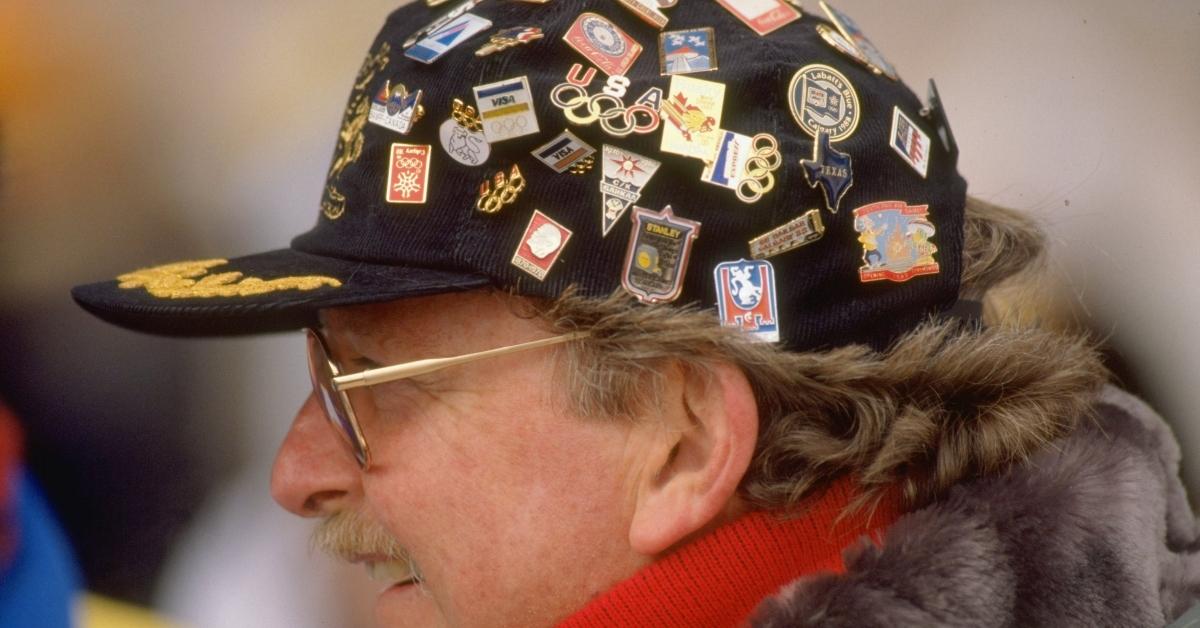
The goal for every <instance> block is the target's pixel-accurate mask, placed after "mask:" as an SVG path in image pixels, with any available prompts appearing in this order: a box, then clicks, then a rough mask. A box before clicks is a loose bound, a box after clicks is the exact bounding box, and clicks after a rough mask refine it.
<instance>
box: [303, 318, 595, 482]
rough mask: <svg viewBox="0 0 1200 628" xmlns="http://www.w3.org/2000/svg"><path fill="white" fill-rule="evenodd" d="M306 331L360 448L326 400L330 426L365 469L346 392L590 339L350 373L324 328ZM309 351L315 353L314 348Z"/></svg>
mask: <svg viewBox="0 0 1200 628" xmlns="http://www.w3.org/2000/svg"><path fill="white" fill-rule="evenodd" d="M305 331H306V333H307V334H308V336H309V338H310V339H313V340H315V341H316V343H317V344H318V346H319V347H320V349H321V352H322V353H323V354H324V356H325V362H326V369H327V372H328V373H329V377H328V379H329V384H330V388H331V389H332V390H333V392H334V393H335V394H337V396H338V400H339V401H340V402H341V404H342V409H343V410H345V412H346V419H347V420H348V422H349V423H350V428H351V429H352V430H353V431H354V434H353V436H354V440H355V441H356V442H357V449H355V447H354V445H355V444H356V443H355V442H350V440H349V439H350V434H348V433H346V430H344V429H342V427H341V421H339V420H338V419H337V418H335V417H333V416H330V415H329V410H327V409H326V408H325V404H324V402H322V404H321V411H322V412H323V413H325V419H326V420H327V421H329V423H330V425H331V426H332V427H334V428H335V429H336V430H337V432H338V433H339V434H341V435H342V438H344V439H346V440H347V443H346V444H348V445H350V446H351V453H353V454H354V458H355V461H357V462H358V466H359V467H360V468H361V469H362V470H363V471H366V470H367V469H368V468H369V467H370V466H371V449H370V447H369V446H368V445H367V438H366V436H365V435H363V431H362V427H361V426H360V425H359V423H358V415H357V414H355V412H354V406H353V404H351V403H350V396H349V395H347V394H346V391H348V390H352V389H355V388H364V387H367V386H374V385H376V384H383V383H386V382H394V381H397V380H401V379H407V378H409V377H416V376H418V375H425V374H427V373H433V372H435V371H440V370H442V369H445V368H449V367H451V366H458V365H460V364H467V363H470V362H475V361H477V360H483V359H486V358H494V357H499V356H502V355H509V354H512V353H520V352H522V351H529V350H531V349H539V348H541V347H549V346H552V345H557V344H562V343H565V342H570V341H572V340H578V339H580V338H586V337H587V336H588V335H589V334H588V332H586V331H575V332H571V333H567V334H562V335H559V336H551V337H549V338H540V339H538V340H531V341H529V342H522V343H518V344H515V345H509V346H506V347H498V348H496V349H487V350H485V351H475V352H473V353H464V354H462V355H456V356H450V357H445V358H425V359H423V360H413V361H412V362H403V363H401V364H393V365H390V366H381V367H378V368H373V369H366V370H363V371H358V372H357V373H348V374H345V375H342V374H341V369H340V368H338V365H337V363H335V362H334V361H333V357H332V354H331V353H330V351H329V345H327V344H326V343H325V339H324V338H323V337H322V336H321V333H320V331H318V330H317V329H315V328H312V327H309V328H308V329H306V330H305ZM309 351H310V353H311V349H310V350H309ZM312 360H313V356H311V355H310V356H309V363H310V364H311V363H312ZM314 384H316V382H314ZM313 392H314V393H316V394H318V395H321V394H322V393H321V391H317V390H314V391H313ZM360 451H361V452H362V455H361V456H360V455H359V454H358V452H360Z"/></svg>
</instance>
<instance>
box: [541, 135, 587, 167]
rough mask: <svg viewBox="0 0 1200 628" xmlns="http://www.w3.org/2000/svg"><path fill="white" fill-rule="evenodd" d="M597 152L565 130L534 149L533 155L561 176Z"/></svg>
mask: <svg viewBox="0 0 1200 628" xmlns="http://www.w3.org/2000/svg"><path fill="white" fill-rule="evenodd" d="M595 152H596V149H594V148H592V147H591V146H589V145H588V143H587V142H585V141H583V140H581V139H579V138H578V137H576V136H575V134H574V133H572V132H570V131H567V130H563V132H562V133H559V134H558V135H556V136H555V137H554V139H552V140H550V141H549V142H546V143H545V144H542V145H541V146H538V147H537V148H535V149H533V151H532V154H533V156H534V157H537V158H538V161H540V162H542V163H544V164H546V165H547V166H550V169H551V170H554V171H555V172H557V173H560V174H561V173H563V172H566V171H567V170H569V169H571V167H572V166H574V165H576V164H577V163H578V162H580V161H582V160H584V159H586V158H588V157H589V156H591V155H592V154H593V153H595Z"/></svg>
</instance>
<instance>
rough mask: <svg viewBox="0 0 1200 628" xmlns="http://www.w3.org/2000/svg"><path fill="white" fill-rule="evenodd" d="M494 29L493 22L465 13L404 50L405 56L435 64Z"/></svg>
mask: <svg viewBox="0 0 1200 628" xmlns="http://www.w3.org/2000/svg"><path fill="white" fill-rule="evenodd" d="M491 27H492V21H491V20H489V19H487V18H482V17H479V16H478V15H475V14H474V13H463V14H462V15H460V16H458V17H456V18H454V19H452V20H450V21H449V22H447V23H446V24H445V25H443V26H442V27H440V28H438V29H437V30H434V31H430V32H429V34H427V35H425V37H424V38H422V39H420V40H418V41H417V42H416V43H415V44H413V45H412V46H411V47H408V48H406V49H405V50H404V56H406V57H408V58H409V59H415V60H417V61H420V62H421V63H433V62H434V61H437V60H438V59H440V58H441V57H442V55H444V54H446V53H447V52H450V50H451V49H453V48H454V47H456V46H458V45H459V44H461V43H463V42H465V41H467V40H468V39H470V38H472V37H474V36H475V35H478V34H479V33H482V32H483V31H485V30H487V29H489V28H491Z"/></svg>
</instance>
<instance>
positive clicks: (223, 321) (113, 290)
mask: <svg viewBox="0 0 1200 628" xmlns="http://www.w3.org/2000/svg"><path fill="white" fill-rule="evenodd" d="M162 268H163V267H157V268H155V269H144V270H143V271H135V273H140V274H139V275H138V276H137V277H135V278H133V279H130V276H129V275H122V277H123V278H125V279H126V281H119V280H112V281H101V282H98V283H92V284H86V285H82V286H77V287H76V288H74V289H73V290H72V291H71V296H72V297H74V298H75V301H76V302H77V303H79V305H80V306H82V307H83V308H84V309H86V310H87V311H89V312H91V313H92V314H94V315H96V316H97V317H99V318H101V319H103V320H105V321H108V322H110V323H113V324H115V325H120V326H121V327H125V328H128V329H133V330H136V331H143V332H147V333H152V334H160V335H165V336H234V335H243V334H257V333H265V332H275V331H286V330H292V329H300V328H303V327H306V326H308V325H311V324H313V323H314V322H315V321H316V313H317V310H319V309H322V308H328V307H337V306H342V305H358V304H365V303H380V302H384V301H392V300H395V299H402V298H406V297H416V296H423V295H431V294H442V293H447V292H461V291H464V290H471V289H473V288H480V287H483V286H486V285H488V284H489V283H491V282H490V280H489V279H488V277H487V276H485V275H480V274H469V273H460V272H454V271H448V270H435V269H427V268H412V267H404V266H391V265H383V264H370V263H366V262H361V261H353V260H344V259H339V258H333V257H323V256H318V255H312V254H309V253H303V252H301V251H297V250H295V249H279V250H275V251H268V252H266V253H258V254H255V255H247V256H245V257H237V258H233V259H230V260H228V261H227V262H222V263H220V264H216V263H209V264H207V267H204V266H203V265H202V266H199V267H197V268H201V269H202V270H198V271H196V272H192V273H189V274H187V276H179V275H178V274H173V273H164V272H163V271H161V269H162ZM176 268H179V267H176ZM197 273H199V274H197ZM232 273H240V274H232ZM132 274H133V273H131V275H132ZM331 280H336V281H331ZM334 284H338V285H334ZM152 290H153V292H152Z"/></svg>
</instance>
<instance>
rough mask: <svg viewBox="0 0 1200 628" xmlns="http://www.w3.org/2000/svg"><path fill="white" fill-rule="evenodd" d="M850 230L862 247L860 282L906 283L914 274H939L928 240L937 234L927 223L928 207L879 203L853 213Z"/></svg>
mask: <svg viewBox="0 0 1200 628" xmlns="http://www.w3.org/2000/svg"><path fill="white" fill-rule="evenodd" d="M854 230H855V231H857V232H858V242H859V244H861V245H862V248H863V257H862V260H863V265H862V267H861V268H859V269H858V278H859V280H860V281H862V282H868V281H881V280H885V279H886V280H889V281H895V282H902V281H908V280H909V279H912V278H913V277H916V276H918V275H932V274H935V273H937V272H939V270H940V268H939V267H938V263H937V261H935V260H934V259H933V254H934V253H936V252H937V247H936V246H934V244H933V243H932V242H930V241H929V239H930V238H932V237H933V235H934V234H935V233H936V232H937V230H936V229H935V228H934V226H933V223H931V222H929V206H928V205H909V204H907V203H905V202H904V201H880V202H878V203H871V204H870V205H863V206H862V207H859V208H858V209H856V210H854Z"/></svg>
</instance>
